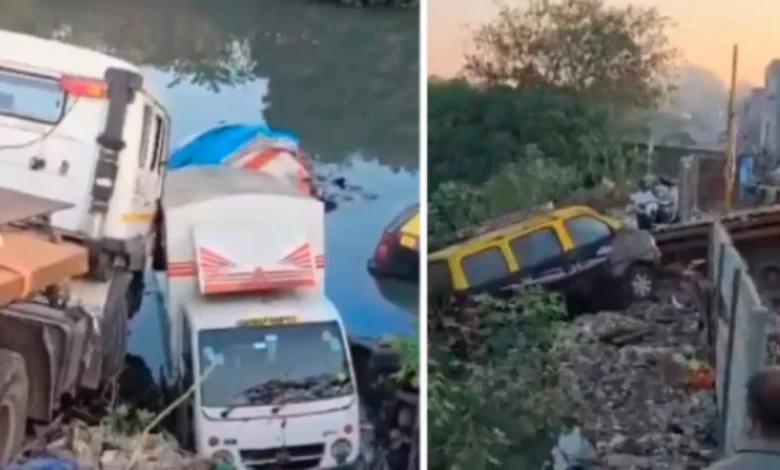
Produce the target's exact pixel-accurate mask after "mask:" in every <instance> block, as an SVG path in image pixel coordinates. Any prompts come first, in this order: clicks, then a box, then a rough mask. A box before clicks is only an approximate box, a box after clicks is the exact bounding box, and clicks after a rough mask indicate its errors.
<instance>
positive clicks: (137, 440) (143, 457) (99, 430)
mask: <svg viewBox="0 0 780 470" xmlns="http://www.w3.org/2000/svg"><path fill="white" fill-rule="evenodd" d="M25 455H26V457H25V458H23V459H20V460H19V462H18V463H16V464H14V465H11V466H10V467H8V470H28V469H40V468H46V469H57V470H60V469H62V470H75V469H79V470H82V469H83V470H90V469H95V470H97V469H102V470H127V469H129V468H131V467H130V463H131V461H132V462H133V466H132V468H135V469H143V470H154V469H159V470H162V469H165V470H211V469H219V468H220V465H219V464H218V463H217V462H214V461H211V460H210V459H203V458H198V457H194V456H190V455H188V454H187V453H186V452H184V451H183V450H181V449H180V448H179V446H178V444H177V443H176V440H175V439H174V438H173V437H171V436H167V435H164V434H151V435H148V436H146V438H145V439H141V435H140V434H134V435H126V434H124V433H119V432H115V431H112V430H111V429H110V427H107V426H87V425H86V424H83V423H80V422H75V423H71V424H68V425H62V426H57V427H56V430H55V431H52V432H49V433H47V434H46V435H42V436H39V437H38V438H37V439H36V440H34V441H33V442H30V443H28V445H27V451H26V452H25Z"/></svg>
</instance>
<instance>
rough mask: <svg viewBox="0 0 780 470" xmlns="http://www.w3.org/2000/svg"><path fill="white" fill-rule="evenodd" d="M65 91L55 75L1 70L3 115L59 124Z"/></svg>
mask: <svg viewBox="0 0 780 470" xmlns="http://www.w3.org/2000/svg"><path fill="white" fill-rule="evenodd" d="M64 109H65V92H64V91H62V89H60V85H59V82H57V80H55V79H53V78H47V77H41V76H38V75H31V74H27V73H22V72H16V71H11V70H7V69H0V115H6V116H13V117H18V118H22V119H29V120H32V121H38V122H45V123H48V124H56V123H57V122H59V120H60V119H61V118H62V113H63V112H64Z"/></svg>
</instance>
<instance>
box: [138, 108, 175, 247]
mask: <svg viewBox="0 0 780 470" xmlns="http://www.w3.org/2000/svg"><path fill="white" fill-rule="evenodd" d="M139 97H144V98H146V96H145V95H139ZM143 106H144V109H143V120H142V128H141V141H140V144H139V152H138V178H136V181H135V186H134V188H133V214H134V218H135V220H134V221H133V222H138V234H140V235H146V233H148V232H147V231H148V228H149V227H150V224H151V222H152V220H153V217H154V213H155V211H156V210H157V202H158V199H159V197H160V192H161V188H162V175H163V174H164V164H165V162H164V160H165V155H167V150H166V148H165V147H166V145H167V144H168V129H169V127H168V120H167V117H166V116H165V114H164V113H162V111H161V110H160V108H159V107H158V106H157V105H156V104H154V103H152V102H149V101H146V102H145V103H144V105H143Z"/></svg>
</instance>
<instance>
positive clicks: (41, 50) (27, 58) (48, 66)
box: [0, 30, 161, 102]
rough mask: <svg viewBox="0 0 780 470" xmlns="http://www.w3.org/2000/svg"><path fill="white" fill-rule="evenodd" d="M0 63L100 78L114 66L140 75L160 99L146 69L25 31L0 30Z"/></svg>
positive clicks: (50, 72)
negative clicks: (22, 32)
mask: <svg viewBox="0 0 780 470" xmlns="http://www.w3.org/2000/svg"><path fill="white" fill-rule="evenodd" d="M0 64H4V65H6V66H9V67H13V68H17V69H19V70H24V71H30V72H39V73H47V74H52V75H74V76H79V77H84V78H95V79H103V77H104V75H105V73H106V70H107V69H109V68H111V67H115V68H120V69H125V70H129V71H131V72H136V73H138V74H140V75H142V76H143V77H144V86H143V88H144V90H146V91H147V92H148V93H149V94H150V95H151V96H152V98H154V99H155V100H156V101H158V102H159V101H160V100H161V95H160V94H159V92H158V90H156V89H155V87H154V86H153V85H152V82H151V77H150V76H149V74H148V73H145V72H144V71H143V70H141V69H139V68H138V66H136V65H134V64H132V63H130V62H128V61H126V60H123V59H120V58H117V57H112V56H110V55H107V54H103V53H102V52H96V51H94V50H91V49H87V48H83V47H79V46H75V45H72V44H68V43H64V42H61V41H57V40H55V39H43V38H39V37H36V36H30V35H28V34H21V33H14V32H11V31H6V30H0Z"/></svg>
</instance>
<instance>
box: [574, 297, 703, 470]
mask: <svg viewBox="0 0 780 470" xmlns="http://www.w3.org/2000/svg"><path fill="white" fill-rule="evenodd" d="M660 298H663V299H665V300H664V301H661V302H655V303H644V304H638V305H634V306H632V307H631V308H630V309H629V310H628V311H626V312H601V313H597V314H592V315H584V316H581V317H579V318H578V319H576V320H575V321H574V322H573V323H572V325H571V327H570V329H569V331H568V340H569V341H570V347H571V348H572V355H571V357H570V360H569V361H568V363H567V364H566V366H565V368H566V371H567V373H568V375H570V376H572V377H574V378H575V386H574V396H575V399H576V400H578V402H579V403H578V405H579V406H578V409H579V411H578V416H576V418H577V421H578V422H579V423H580V425H581V428H582V433H583V435H584V436H585V437H587V438H588V439H590V440H591V441H592V442H593V444H594V446H595V449H596V454H597V455H598V458H599V461H600V462H601V463H600V465H598V466H592V467H587V468H610V469H612V468H614V469H621V470H622V469H653V470H656V469H669V470H672V469H687V468H704V467H706V466H707V465H709V464H710V463H711V462H712V461H713V459H714V458H715V457H716V455H715V453H716V452H715V443H714V439H713V436H714V434H715V433H714V430H715V423H716V405H715V393H714V390H711V389H704V390H700V389H695V388H694V387H692V386H691V382H690V380H691V370H692V369H691V367H692V364H697V362H696V360H697V359H698V360H704V359H705V358H706V357H707V347H706V338H705V337H704V336H705V335H704V332H703V331H701V329H700V326H699V323H700V318H699V313H698V311H697V310H696V309H692V308H688V307H686V308H681V306H680V302H674V301H673V299H676V298H677V299H679V298H681V294H679V293H678V294H673V295H666V296H660ZM667 299H668V300H667ZM626 338H630V341H625V339H626Z"/></svg>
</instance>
